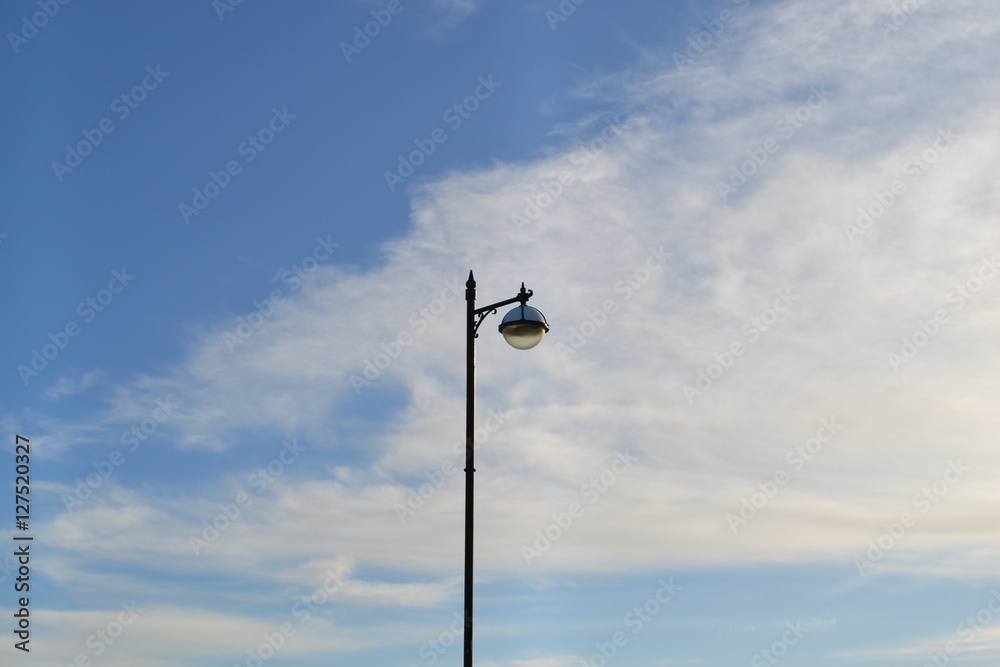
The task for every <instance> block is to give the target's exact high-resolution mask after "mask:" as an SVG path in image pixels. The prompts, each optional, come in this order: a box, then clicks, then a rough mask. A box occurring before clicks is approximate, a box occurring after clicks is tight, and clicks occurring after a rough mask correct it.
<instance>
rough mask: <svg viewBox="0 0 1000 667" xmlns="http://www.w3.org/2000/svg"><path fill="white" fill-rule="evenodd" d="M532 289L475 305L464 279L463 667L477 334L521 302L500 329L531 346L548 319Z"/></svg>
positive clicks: (518, 344)
mask: <svg viewBox="0 0 1000 667" xmlns="http://www.w3.org/2000/svg"><path fill="white" fill-rule="evenodd" d="M532 294H533V292H532V291H531V290H525V289H524V283H521V291H520V292H519V293H518V295H517V296H515V297H514V298H512V299H507V300H506V301H498V302H497V303H492V304H490V305H488V306H483V307H482V308H476V279H475V278H474V277H473V276H472V271H469V280H468V281H467V282H466V283H465V301H466V313H467V314H468V316H467V318H466V330H465V331H466V385H465V397H466V408H465V661H464V663H463V664H464V667H472V501H473V492H472V491H473V473H475V472H476V468H475V453H476V451H475V430H476V418H475V407H476V338H478V337H479V334H478V333H477V332H478V331H479V325H480V324H482V323H483V320H484V319H486V316H487V315H489V314H491V313H495V312H497V308H500V307H501V306H506V305H509V304H512V303H520V304H521V305H519V306H515V307H514V308H512V309H511V311H510V312H509V313H507V314H506V315H504V317H503V320H502V321H501V322H500V327H499V329H500V333H502V334H503V337H504V340H506V341H507V342H508V343H510V345H511V346H512V347H515V348H517V349H518V350H529V349H531V348H533V347H535V346H536V345H538V344H539V343H540V342H541V341H542V337H543V336H545V332H547V331H548V330H549V323H548V322H546V321H545V316H544V315H542V313H541V312H539V311H538V309H536V308H532V307H531V306H528V305H526V304H527V303H528V299H530V298H531V295H532Z"/></svg>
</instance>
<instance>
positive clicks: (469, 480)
mask: <svg viewBox="0 0 1000 667" xmlns="http://www.w3.org/2000/svg"><path fill="white" fill-rule="evenodd" d="M465 302H466V312H467V313H468V318H467V322H466V351H465V354H466V386H465V401H466V403H465V642H464V643H465V662H464V663H463V664H464V667H472V499H473V493H472V492H473V479H474V478H473V474H474V473H475V472H476V468H475V454H476V449H475V444H476V443H475V430H476V417H475V409H476V279H475V278H474V277H473V276H472V271H469V280H468V282H466V283H465Z"/></svg>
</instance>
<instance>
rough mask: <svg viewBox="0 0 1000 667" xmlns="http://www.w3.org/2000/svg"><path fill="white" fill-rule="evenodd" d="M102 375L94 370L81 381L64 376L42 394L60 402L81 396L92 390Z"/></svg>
mask: <svg viewBox="0 0 1000 667" xmlns="http://www.w3.org/2000/svg"><path fill="white" fill-rule="evenodd" d="M100 375H101V373H100V371H99V370H97V369H94V370H92V371H90V372H88V373H84V374H83V375H81V376H80V378H79V379H74V378H71V377H69V376H63V377H61V378H59V380H58V381H57V382H56V383H55V384H54V385H52V386H51V387H48V388H47V389H46V390H45V391H44V392H42V395H43V396H44V397H45V398H47V399H49V400H50V401H59V400H60V399H62V398H63V397H64V396H73V395H74V394H79V393H80V392H82V391H86V390H87V389H90V388H91V387H92V386H94V383H95V382H97V380H98V378H99V377H100Z"/></svg>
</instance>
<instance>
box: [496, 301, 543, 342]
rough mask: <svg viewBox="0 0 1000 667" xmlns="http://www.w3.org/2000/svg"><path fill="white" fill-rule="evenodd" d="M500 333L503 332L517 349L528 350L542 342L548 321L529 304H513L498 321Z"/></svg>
mask: <svg viewBox="0 0 1000 667" xmlns="http://www.w3.org/2000/svg"><path fill="white" fill-rule="evenodd" d="M499 328H500V333H502V334H503V337H504V340H506V341H507V342H508V343H509V344H510V346H511V347H514V348H517V349H518V350H530V349H531V348H533V347H535V346H536V345H538V344H539V343H540V342H542V338H543V337H544V336H545V333H546V332H547V331H548V330H549V323H548V322H546V321H545V316H544V315H542V313H541V311H539V310H538V309H537V308H532V307H531V306H525V305H523V304H522V305H520V306H515V307H514V308H513V309H512V310H511V311H510V312H509V313H507V314H506V315H504V316H503V321H502V322H500V327H499Z"/></svg>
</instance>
